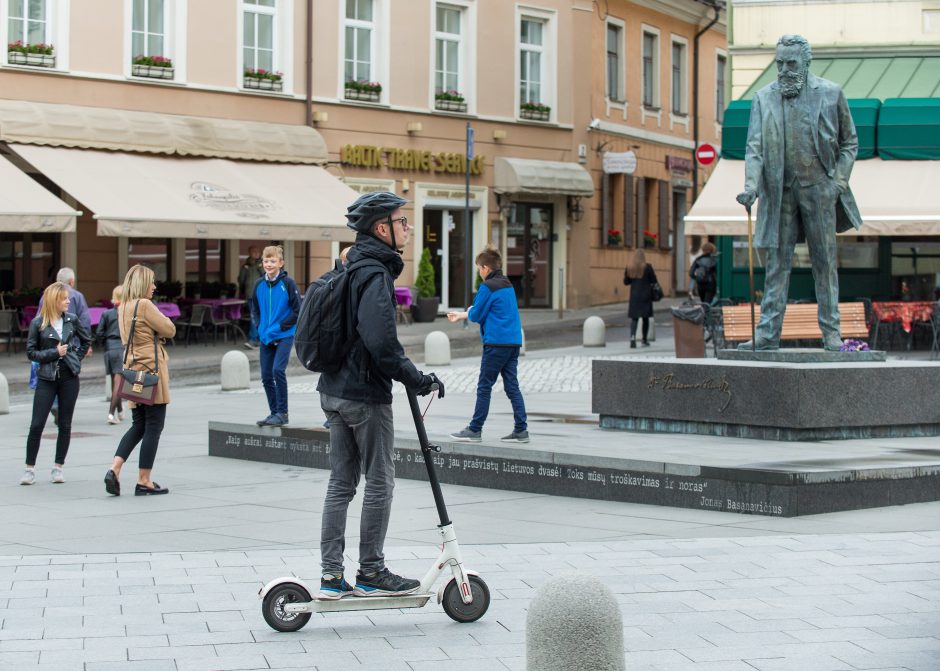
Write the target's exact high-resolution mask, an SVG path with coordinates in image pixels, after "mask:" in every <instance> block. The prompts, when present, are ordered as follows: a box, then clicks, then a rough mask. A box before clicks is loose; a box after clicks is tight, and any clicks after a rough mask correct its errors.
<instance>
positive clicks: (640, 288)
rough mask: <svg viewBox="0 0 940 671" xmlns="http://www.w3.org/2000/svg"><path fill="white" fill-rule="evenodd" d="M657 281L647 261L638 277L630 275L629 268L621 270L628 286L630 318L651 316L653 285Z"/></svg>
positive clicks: (647, 317) (628, 313)
mask: <svg viewBox="0 0 940 671" xmlns="http://www.w3.org/2000/svg"><path fill="white" fill-rule="evenodd" d="M658 281H659V280H657V279H656V272H655V271H654V270H653V266H651V265H650V264H648V263H647V264H646V268H644V269H643V275H641V276H640V277H630V270H629V269H626V270H624V271H623V283H624V284H626V285H627V286H628V287H630V309H629V311H628V312H627V316H628V317H630V319H644V318H645V319H649V318H650V317H652V316H653V285H654V284H656V282H658Z"/></svg>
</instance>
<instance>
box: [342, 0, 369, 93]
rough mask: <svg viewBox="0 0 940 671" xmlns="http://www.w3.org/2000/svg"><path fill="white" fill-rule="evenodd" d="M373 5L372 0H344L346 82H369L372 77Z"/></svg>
mask: <svg viewBox="0 0 940 671" xmlns="http://www.w3.org/2000/svg"><path fill="white" fill-rule="evenodd" d="M374 5H375V2H374V0H346V20H345V28H346V30H345V34H346V57H345V73H346V81H347V82H357V81H365V82H371V81H372V80H373V78H374V74H373V69H374V68H373V58H374V56H375V23H374V21H375V7H374Z"/></svg>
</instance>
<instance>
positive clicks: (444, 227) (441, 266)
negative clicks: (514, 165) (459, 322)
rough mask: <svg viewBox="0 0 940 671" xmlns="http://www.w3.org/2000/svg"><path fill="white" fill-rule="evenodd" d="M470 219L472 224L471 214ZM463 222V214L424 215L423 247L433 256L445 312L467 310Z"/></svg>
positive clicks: (433, 212)
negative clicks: (448, 310) (465, 303)
mask: <svg viewBox="0 0 940 671" xmlns="http://www.w3.org/2000/svg"><path fill="white" fill-rule="evenodd" d="M470 217H471V221H472V218H473V213H472V212H471V213H470ZM464 218H465V217H464V211H463V210H432V209H426V210H425V211H424V247H425V248H426V249H428V250H429V251H430V252H431V265H432V266H434V286H435V288H436V290H437V295H438V296H439V297H440V299H441V309H442V310H445V309H450V308H466V307H467V306H464V301H465V297H464V287H466V285H467V264H466V262H465V257H466V248H465V245H466V237H465V236H466V231H467V227H466V226H465V225H464ZM471 263H472V259H471ZM472 300H473V298H472V297H471V301H472Z"/></svg>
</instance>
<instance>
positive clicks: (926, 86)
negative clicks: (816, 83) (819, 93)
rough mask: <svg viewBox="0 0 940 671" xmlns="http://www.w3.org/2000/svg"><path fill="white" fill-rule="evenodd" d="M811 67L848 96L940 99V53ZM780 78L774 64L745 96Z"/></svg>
mask: <svg viewBox="0 0 940 671" xmlns="http://www.w3.org/2000/svg"><path fill="white" fill-rule="evenodd" d="M810 70H811V71H812V72H813V74H814V75H816V76H817V77H823V78H825V79H828V80H830V81H833V82H835V83H836V84H839V85H840V86H841V87H842V90H843V91H845V97H846V98H878V99H880V100H884V99H886V98H940V56H895V57H885V58H879V57H873V58H815V59H813V62H812V63H811V64H810ZM776 78H777V66H776V64H775V63H771V64H770V65H768V66H767V69H766V70H764V71H763V72H762V73H761V75H760V77H758V78H757V80H756V81H755V82H754V83H753V84H751V87H750V88H749V89H748V90H747V91H745V93H744V95H743V96H741V99H742V100H750V99H751V98H753V97H754V94H755V93H756V92H757V91H759V90H760V89H762V88H763V87H765V86H767V84H770V83H771V82H773V81H774V80H775V79H776Z"/></svg>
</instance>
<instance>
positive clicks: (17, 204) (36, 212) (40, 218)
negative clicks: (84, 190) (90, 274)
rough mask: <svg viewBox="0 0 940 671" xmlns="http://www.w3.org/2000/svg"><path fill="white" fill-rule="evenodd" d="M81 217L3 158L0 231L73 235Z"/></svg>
mask: <svg viewBox="0 0 940 671" xmlns="http://www.w3.org/2000/svg"><path fill="white" fill-rule="evenodd" d="M80 214H81V212H76V211H75V210H73V209H72V208H71V207H69V206H68V205H66V204H65V203H63V202H62V201H61V200H59V199H58V198H56V197H55V196H53V195H52V194H51V193H49V192H48V191H47V190H46V189H44V188H42V186H40V185H39V183H38V182H36V180H34V179H33V178H32V177H30V176H29V175H27V174H26V173H25V172H23V171H22V170H20V169H19V168H17V167H16V166H15V165H13V164H12V163H11V162H10V161H8V160H7V159H5V158H3V157H0V231H2V232H4V233H71V232H73V231H74V230H75V217H77V216H79V215H80Z"/></svg>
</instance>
